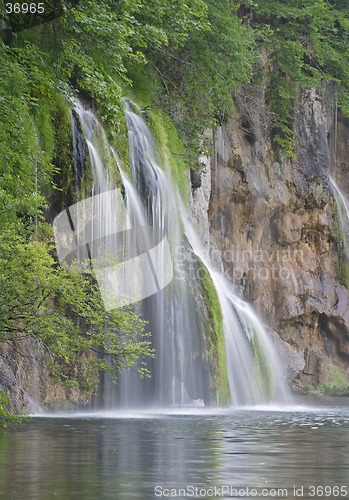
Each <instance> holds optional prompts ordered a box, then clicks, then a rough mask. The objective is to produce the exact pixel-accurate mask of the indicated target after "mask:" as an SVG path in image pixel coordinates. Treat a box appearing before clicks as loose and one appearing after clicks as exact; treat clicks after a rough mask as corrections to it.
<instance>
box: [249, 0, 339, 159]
mask: <svg viewBox="0 0 349 500" xmlns="http://www.w3.org/2000/svg"><path fill="white" fill-rule="evenodd" d="M240 3H241V5H242V6H243V7H244V9H243V10H242V12H243V15H245V16H246V18H247V19H248V20H249V23H250V26H252V27H253V29H254V32H255V37H256V43H257V46H258V47H259V48H260V49H263V50H266V51H267V54H268V58H269V61H270V64H271V72H270V86H269V100H270V103H271V106H272V110H273V111H274V120H273V126H274V141H275V142H276V143H278V144H280V145H281V146H282V148H283V149H284V150H286V152H287V153H288V154H290V155H291V156H292V155H293V151H292V149H293V148H292V145H293V134H292V98H293V97H295V95H296V92H297V91H298V89H299V88H317V87H319V86H320V85H322V84H323V83H325V82H327V83H331V84H333V85H334V87H335V90H336V94H337V99H338V102H339V104H340V106H341V107H342V108H343V110H344V111H345V112H346V113H348V112H349V58H348V43H349V9H348V7H347V4H345V3H344V2H341V1H335V0H333V1H332V2H329V1H327V0H316V1H314V0H290V1H287V2H285V1H283V0H258V2H254V1H253V0H245V1H243V2H240Z"/></svg>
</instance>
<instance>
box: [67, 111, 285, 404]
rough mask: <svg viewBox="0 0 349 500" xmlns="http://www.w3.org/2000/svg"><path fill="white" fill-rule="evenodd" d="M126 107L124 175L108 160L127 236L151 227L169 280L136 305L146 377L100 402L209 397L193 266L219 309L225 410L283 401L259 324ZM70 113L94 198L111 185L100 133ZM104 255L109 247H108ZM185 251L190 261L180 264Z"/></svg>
mask: <svg viewBox="0 0 349 500" xmlns="http://www.w3.org/2000/svg"><path fill="white" fill-rule="evenodd" d="M125 107H126V110H125V115H126V121H127V127H128V133H129V148H130V169H131V177H130V178H129V177H128V176H127V175H126V173H125V172H124V171H123V169H122V168H121V166H120V164H119V162H118V158H117V155H116V153H115V160H116V163H117V164H118V167H119V170H120V174H121V178H122V183H123V186H124V190H125V202H126V210H127V217H128V220H129V222H130V226H131V227H132V228H133V233H137V232H138V233H139V232H140V233H142V231H143V229H144V228H145V227H146V226H148V227H149V226H151V227H154V228H157V229H159V230H161V231H163V232H164V233H165V234H166V236H167V240H168V243H169V247H170V249H171V257H172V263H173V270H174V279H173V280H172V281H171V282H170V283H169V284H168V286H166V287H165V288H163V289H161V290H158V292H157V293H155V294H153V295H151V296H148V297H147V298H145V299H143V300H142V301H140V303H139V304H138V305H136V306H135V307H136V308H137V309H138V310H139V311H140V312H141V314H142V317H143V318H144V319H146V320H147V321H148V322H149V325H148V328H149V331H150V332H151V334H152V341H153V344H154V347H155V350H156V359H154V360H151V361H150V362H148V368H149V370H150V372H151V378H150V379H148V378H145V379H140V378H139V376H138V374H137V373H136V371H135V370H132V369H129V370H127V371H126V372H125V373H123V374H122V375H121V376H120V378H119V383H118V385H117V386H116V388H115V389H114V390H112V389H111V388H110V386H109V385H108V384H107V385H108V395H107V396H106V398H105V399H106V400H107V403H108V404H109V405H110V406H123V407H125V406H126V407H127V406H128V407H132V406H133V407H140V406H149V405H152V406H168V405H186V404H197V403H198V402H199V401H205V402H210V400H211V401H212V400H213V399H214V398H212V384H211V379H210V377H211V375H210V369H211V368H212V367H211V366H210V362H209V361H208V359H207V358H208V357H209V356H208V354H207V353H208V350H209V348H210V340H209V339H208V338H207V336H208V335H207V317H206V316H207V314H206V315H205V312H206V311H207V305H205V299H204V297H203V296H204V294H203V290H202V287H201V283H200V278H199V276H198V273H197V272H196V271H197V269H198V267H200V266H204V267H205V268H206V270H207V272H208V273H209V275H210V277H211V279H212V282H213V285H214V287H215V289H216V291H217V295H218V298H219V303H220V307H221V310H222V315H223V329H224V335H225V350H226V360H227V374H228V379H229V385H230V392H231V403H232V405H235V406H242V405H253V404H257V403H260V402H265V401H266V400H268V399H273V400H277V401H279V402H287V400H288V401H289V393H288V390H287V388H286V384H285V382H284V377H283V374H282V370H281V368H280V366H279V363H278V360H277V358H276V355H275V353H274V349H273V346H272V344H271V342H270V340H269V338H268V335H267V334H266V332H265V330H264V328H263V326H262V325H261V323H260V321H259V320H258V318H257V317H256V316H255V314H254V313H253V312H252V310H251V308H250V307H249V306H248V305H247V304H246V303H245V302H243V301H242V300H241V299H239V298H238V297H237V296H236V295H235V294H234V292H233V290H232V286H231V284H230V283H228V282H227V281H226V280H225V279H224V277H223V276H222V275H221V274H220V273H218V272H217V271H214V270H213V268H212V265H211V263H210V261H209V258H208V257H207V256H206V255H205V252H204V250H203V247H202V245H201V243H200V241H199V239H198V237H197V235H196V234H195V231H194V229H193V226H192V224H191V223H190V220H189V218H188V216H187V214H186V211H185V209H184V208H183V205H182V202H181V201H180V200H179V199H177V198H176V189H175V187H174V185H173V184H172V181H171V176H170V173H169V172H164V171H163V170H162V169H161V168H160V167H159V166H158V164H157V162H156V159H155V158H156V155H155V149H154V145H153V140H152V136H151V133H150V131H149V129H148V127H147V125H146V124H145V122H144V120H143V119H142V118H141V117H140V116H139V115H137V114H136V113H134V112H133V110H132V108H131V105H130V104H129V103H128V102H126V104H125ZM77 113H78V114H79V116H80V120H81V124H82V128H83V131H84V134H85V138H86V143H87V146H88V151H89V156H90V161H91V165H92V172H93V181H94V194H96V193H105V192H109V191H110V190H112V189H113V187H114V186H113V185H112V184H111V183H110V181H109V179H108V174H107V173H106V169H105V167H104V165H103V161H102V158H101V155H100V153H99V152H98V148H97V147H96V146H95V142H98V141H97V139H98V137H97V136H98V132H97V131H98V129H99V128H100V127H99V125H98V121H97V120H96V118H95V117H94V115H93V114H92V113H91V112H90V111H86V110H84V109H83V108H82V107H81V106H78V107H77ZM110 202H111V200H108V197H107V198H106V200H105V203H106V205H105V206H104V207H103V214H105V217H106V222H105V224H106V227H105V229H104V230H102V231H101V232H100V233H99V234H97V233H98V231H97V229H96V231H97V233H96V235H95V236H96V238H97V237H99V238H101V237H104V236H105V235H106V234H110V232H111V231H110V227H111V225H112V224H113V220H112V218H113V216H112V215H111V214H108V213H107V212H108V210H110V211H111V212H113V210H114V211H115V207H112V206H111V205H110ZM108 203H109V206H108ZM178 207H180V209H179V208H178ZM183 228H184V232H185V235H183ZM133 245H134V240H133V239H132V237H129V238H126V239H125V241H124V247H125V248H124V255H128V254H129V253H132V246H133ZM109 251H111V252H112V251H113V248H111V247H109ZM188 254H192V255H193V256H194V258H189V259H183V256H184V255H188ZM123 279H124V280H125V281H127V280H130V279H131V277H130V276H128V275H127V274H125V275H124V277H123Z"/></svg>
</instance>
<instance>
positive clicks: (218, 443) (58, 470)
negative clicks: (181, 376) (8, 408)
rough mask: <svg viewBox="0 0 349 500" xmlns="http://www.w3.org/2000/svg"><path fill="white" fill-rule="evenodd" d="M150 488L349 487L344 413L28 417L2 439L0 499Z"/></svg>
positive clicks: (112, 494)
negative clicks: (29, 418) (190, 486)
mask: <svg viewBox="0 0 349 500" xmlns="http://www.w3.org/2000/svg"><path fill="white" fill-rule="evenodd" d="M112 417H114V418H112ZM115 417H117V418H115ZM157 485H158V486H159V487H161V488H165V487H166V488H179V487H187V486H189V485H192V486H198V487H199V486H200V487H203V488H208V487H214V486H217V487H221V486H222V485H225V486H231V487H234V488H247V487H249V488H250V489H251V488H265V487H267V488H287V490H288V498H294V496H293V488H294V486H295V485H297V486H304V487H305V489H304V494H303V497H302V498H314V496H313V497H310V496H309V495H308V493H307V492H308V489H307V487H309V486H310V485H315V486H316V485H322V486H334V485H337V486H346V485H348V486H349V415H348V408H345V407H343V408H339V407H337V408H335V407H329V408H324V409H317V410H315V409H313V410H304V409H303V410H297V411H283V412H281V411H270V410H268V411H260V410H259V411H257V410H255V411H248V410H236V411H230V412H228V411H226V412H223V411H221V412H216V413H215V412H212V411H211V412H210V411H208V412H205V411H199V412H198V413H197V414H194V413H193V412H190V411H188V412H186V413H185V412H184V413H183V414H180V413H177V414H176V413H174V412H172V413H169V414H166V415H164V414H159V413H158V414H156V413H154V414H146V415H139V414H138V415H127V416H126V415H122V414H121V415H120V414H118V415H116V414H114V415H111V414H109V415H107V416H106V415H90V416H88V417H86V416H84V417H79V418H76V417H74V418H72V417H66V418H34V419H32V421H31V422H29V423H27V424H24V425H22V426H19V427H16V428H11V429H8V430H6V431H4V432H3V433H1V434H0V499H6V500H8V499H16V500H18V499H19V500H22V499H26V500H46V499H50V498H54V499H57V500H61V499H62V500H63V499H64V500H70V499H72V500H75V499H79V500H80V499H83V500H90V499H91V500H92V499H103V500H104V499H106V500H109V499H113V500H114V499H141V500H143V499H154V498H161V497H160V496H156V494H155V491H157V493H158V494H159V492H160V491H163V490H160V489H158V490H155V486H157ZM348 490H349V487H348ZM218 491H219V490H218ZM343 491H344V490H343ZM240 497H241V498H242V495H241V496H240ZM240 497H238V496H229V495H226V496H221V497H216V498H240ZM334 497H335V495H333V496H330V495H327V498H334ZM162 498H165V496H163V497H162ZM167 498H168V496H167ZM177 498H190V497H189V496H187V497H186V496H177ZM192 498H195V497H193V496H192ZM196 498H198V497H196ZM200 498H212V496H211V497H205V496H204V497H203V496H201V497H200ZM244 498H252V497H250V496H247V495H245V496H244ZM265 498H275V495H274V494H272V495H271V496H269V497H265ZM315 498H317V497H316V496H315ZM337 498H338V497H337ZM339 498H343V496H342V497H339ZM346 498H347V497H346Z"/></svg>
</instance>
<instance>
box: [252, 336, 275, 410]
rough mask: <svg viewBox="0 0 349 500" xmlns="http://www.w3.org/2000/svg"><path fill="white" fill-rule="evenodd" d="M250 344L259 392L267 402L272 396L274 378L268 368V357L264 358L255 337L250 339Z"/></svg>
mask: <svg viewBox="0 0 349 500" xmlns="http://www.w3.org/2000/svg"><path fill="white" fill-rule="evenodd" d="M251 346H252V351H253V355H254V360H255V367H256V372H257V377H258V378H257V383H258V387H259V393H260V394H261V397H262V398H263V400H264V401H265V402H267V401H270V400H271V399H272V398H273V395H274V392H275V383H274V379H273V376H272V372H271V370H270V368H269V364H268V359H267V358H266V356H265V354H264V351H263V348H262V346H261V345H260V343H259V341H258V339H257V338H256V337H254V338H253V339H252V341H251Z"/></svg>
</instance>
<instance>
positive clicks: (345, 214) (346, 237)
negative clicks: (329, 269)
mask: <svg viewBox="0 0 349 500" xmlns="http://www.w3.org/2000/svg"><path fill="white" fill-rule="evenodd" d="M329 180H330V182H331V184H332V192H333V195H334V199H335V200H336V205H337V210H338V219H339V224H340V227H341V234H342V237H343V244H344V252H345V256H346V258H347V260H348V261H349V207H348V203H347V200H346V197H345V196H344V194H343V193H342V192H341V190H340V189H339V187H338V184H337V183H336V181H335V180H334V179H333V178H332V177H331V176H329Z"/></svg>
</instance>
